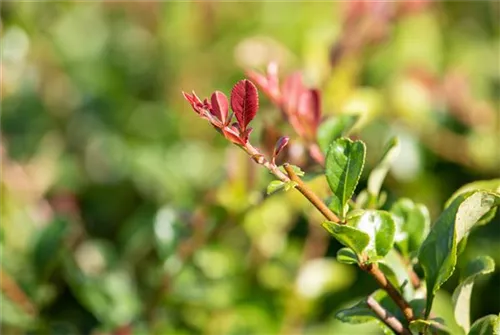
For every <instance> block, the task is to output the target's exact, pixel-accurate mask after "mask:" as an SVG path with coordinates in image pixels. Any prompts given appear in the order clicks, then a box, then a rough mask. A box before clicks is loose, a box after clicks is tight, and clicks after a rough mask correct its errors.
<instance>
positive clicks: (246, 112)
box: [231, 79, 259, 132]
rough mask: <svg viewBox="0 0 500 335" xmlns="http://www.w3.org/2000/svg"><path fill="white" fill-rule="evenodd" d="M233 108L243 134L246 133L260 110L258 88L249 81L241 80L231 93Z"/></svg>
mask: <svg viewBox="0 0 500 335" xmlns="http://www.w3.org/2000/svg"><path fill="white" fill-rule="evenodd" d="M231 108H232V109H233V111H234V114H235V115H236V120H238V124H239V125H240V129H241V132H245V130H246V128H247V126H248V124H249V123H250V121H252V120H253V118H254V117H255V114H257V110H258V109H259V95H258V93H257V88H256V87H255V85H254V84H253V83H252V82H251V81H250V80H248V79H244V80H240V81H239V82H237V83H236V85H234V87H233V90H232V91H231Z"/></svg>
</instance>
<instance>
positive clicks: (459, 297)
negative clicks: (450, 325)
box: [452, 256, 495, 332]
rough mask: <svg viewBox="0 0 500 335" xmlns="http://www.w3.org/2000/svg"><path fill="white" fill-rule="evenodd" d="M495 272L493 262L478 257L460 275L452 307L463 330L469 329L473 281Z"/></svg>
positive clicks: (490, 259)
mask: <svg viewBox="0 0 500 335" xmlns="http://www.w3.org/2000/svg"><path fill="white" fill-rule="evenodd" d="M494 270H495V261H494V260H493V258H491V257H488V256H479V257H477V258H475V259H473V260H472V261H470V262H469V263H467V265H466V267H465V269H464V271H463V273H462V275H461V283H460V284H459V285H458V286H457V288H456V289H455V291H454V292H453V297H452V299H453V305H454V313H455V319H456V321H457V323H458V324H459V325H460V326H461V327H462V328H463V329H464V330H465V332H468V331H469V328H470V299H471V295H472V288H473V286H474V280H475V279H476V278H477V277H478V276H481V275H485V274H488V273H491V272H493V271H494Z"/></svg>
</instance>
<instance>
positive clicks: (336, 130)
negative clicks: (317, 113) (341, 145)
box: [318, 114, 359, 152]
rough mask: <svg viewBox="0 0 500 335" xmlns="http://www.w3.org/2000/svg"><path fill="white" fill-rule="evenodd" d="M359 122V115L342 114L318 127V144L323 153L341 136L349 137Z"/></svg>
mask: <svg viewBox="0 0 500 335" xmlns="http://www.w3.org/2000/svg"><path fill="white" fill-rule="evenodd" d="M358 120H359V115H356V114H341V115H339V116H338V117H332V118H329V119H328V120H326V121H324V122H323V123H321V125H320V126H319V127H318V144H319V147H320V149H321V151H323V152H326V151H327V150H328V146H329V145H330V143H332V142H333V141H334V140H336V139H337V138H339V137H341V136H347V135H348V134H349V131H350V130H351V129H352V128H353V127H354V125H355V124H356V122H357V121H358Z"/></svg>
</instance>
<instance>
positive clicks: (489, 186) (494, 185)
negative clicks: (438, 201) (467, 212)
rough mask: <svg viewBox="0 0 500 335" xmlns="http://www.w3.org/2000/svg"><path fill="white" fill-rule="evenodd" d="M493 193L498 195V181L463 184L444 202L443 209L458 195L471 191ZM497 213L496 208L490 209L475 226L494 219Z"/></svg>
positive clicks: (499, 182) (499, 183)
mask: <svg viewBox="0 0 500 335" xmlns="http://www.w3.org/2000/svg"><path fill="white" fill-rule="evenodd" d="M480 190H483V191H493V192H496V193H500V179H491V180H478V181H474V182H472V183H469V184H465V185H464V186H462V187H460V188H459V189H458V190H457V191H455V193H453V195H452V196H451V197H450V198H449V199H448V200H447V201H446V204H445V207H448V206H449V205H450V204H451V203H452V202H453V200H455V199H456V198H457V197H458V196H459V195H460V194H464V193H467V192H471V191H480ZM496 213H497V207H494V208H492V209H491V210H489V211H488V212H487V213H486V214H484V215H483V216H482V217H481V219H479V220H478V222H477V223H476V225H478V226H479V225H483V224H486V223H488V222H490V221H491V220H493V218H494V217H495V215H496Z"/></svg>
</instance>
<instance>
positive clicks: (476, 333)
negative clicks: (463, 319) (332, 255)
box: [467, 314, 500, 335]
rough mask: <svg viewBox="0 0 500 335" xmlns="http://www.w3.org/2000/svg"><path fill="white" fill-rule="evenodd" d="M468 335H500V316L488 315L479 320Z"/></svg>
mask: <svg viewBox="0 0 500 335" xmlns="http://www.w3.org/2000/svg"><path fill="white" fill-rule="evenodd" d="M467 335H500V315H493V314H491V315H486V316H484V317H482V318H481V319H479V320H477V321H476V322H474V324H473V325H472V327H471V328H470V330H469V332H468V333H467Z"/></svg>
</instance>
